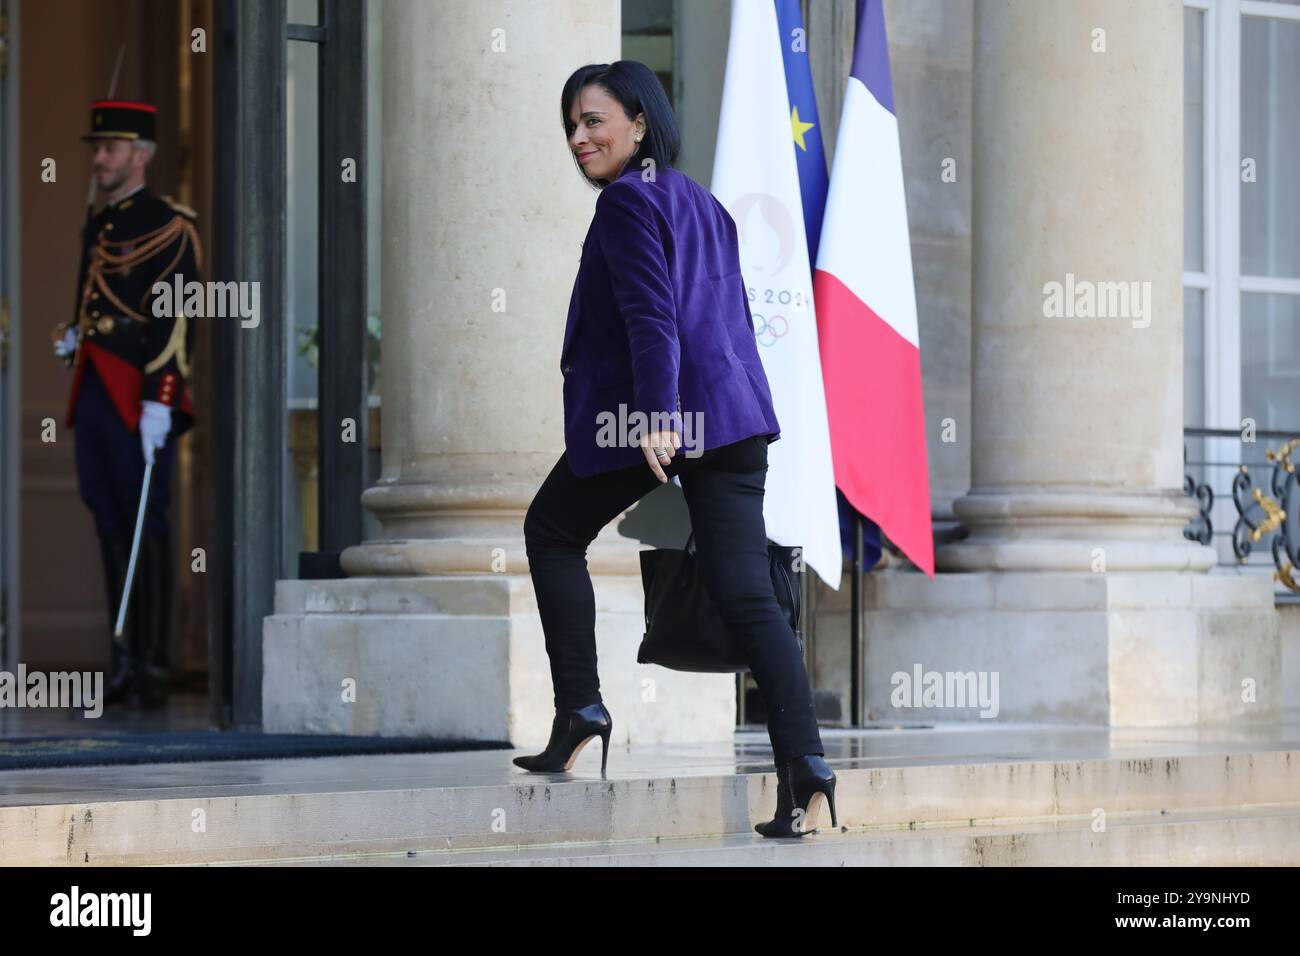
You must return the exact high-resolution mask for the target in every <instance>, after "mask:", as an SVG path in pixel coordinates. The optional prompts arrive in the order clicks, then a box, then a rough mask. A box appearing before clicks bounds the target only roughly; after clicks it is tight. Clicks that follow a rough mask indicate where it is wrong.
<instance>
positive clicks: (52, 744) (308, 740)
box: [0, 730, 513, 770]
mask: <svg viewBox="0 0 1300 956" xmlns="http://www.w3.org/2000/svg"><path fill="white" fill-rule="evenodd" d="M510 749H513V748H512V747H511V745H510V744H509V743H507V742H505V741H499V740H451V739H447V738H443V737H348V736H340V735H333V736H321V735H317V734H261V733H256V732H249V731H233V730H231V731H220V730H210V731H174V732H170V733H168V732H163V733H134V734H133V733H112V734H96V735H94V736H87V737H6V738H0V770H28V769H32V768H35V767H93V766H97V765H99V764H130V763H184V762H190V761H195V760H273V759H276V758H280V757H336V756H351V755H354V754H401V753H452V752H454V751H460V750H510Z"/></svg>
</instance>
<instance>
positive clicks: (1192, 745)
mask: <svg viewBox="0 0 1300 956" xmlns="http://www.w3.org/2000/svg"><path fill="white" fill-rule="evenodd" d="M822 742H823V744H824V746H825V749H826V758H827V760H828V762H829V763H830V764H831V766H832V767H834V768H835V769H836V770H840V769H844V768H871V767H897V766H906V765H917V764H920V765H925V764H962V763H983V762H993V761H998V762H1001V761H1008V760H1010V761H1028V760H1047V759H1095V758H1105V757H1124V758H1131V759H1142V758H1147V757H1152V758H1155V757H1175V756H1188V755H1195V754H1207V753H1238V752H1244V751H1260V750H1265V751H1273V750H1300V721H1297V720H1288V721H1287V722H1286V723H1284V724H1283V725H1281V726H1280V727H1279V726H1274V727H1272V728H1261V729H1259V730H1256V731H1247V730H1238V729H1223V730H1215V729H1207V728H1199V729H1192V730H1186V729H1179V728H1166V729H1159V728H1157V729H1144V730H1112V729H1108V728H1105V727H1064V726H1051V727H1047V726H1042V725H1011V724H999V725H995V726H989V725H987V724H972V723H951V724H943V723H935V724H927V725H925V726H924V728H909V727H908V726H907V725H900V724H892V723H891V724H881V725H878V726H869V727H865V728H855V729H831V728H824V729H823V730H822ZM520 752H526V751H517V750H514V751H511V750H495V751H470V752H460V753H440V754H371V755H359V756H343V757H338V756H333V757H309V758H292V759H281V760H227V761H213V762H203V763H173V764H134V765H116V766H112V765H110V766H101V767H53V768H43V769H32V770H11V771H4V772H0V806H31V805H45V804H60V803H86V802H100V801H109V800H146V799H158V798H181V797H190V796H196V795H206V796H238V795H253V794H261V795H269V794H277V793H321V792H338V791H370V790H395V789H410V788H437V787H484V786H499V785H503V784H504V785H509V784H515V783H518V784H525V783H529V784H531V783H536V782H538V781H539V780H541V779H548V780H555V781H580V780H588V779H599V778H600V744H599V741H593V742H592V744H591V745H589V746H588V747H587V748H586V749H585V750H584V751H583V752H582V754H581V755H580V756H579V759H578V762H577V763H576V764H575V765H574V768H573V770H572V771H570V772H569V773H567V774H564V773H561V774H529V773H527V772H526V771H523V770H521V769H520V768H518V767H515V766H514V765H513V764H512V763H511V762H510V758H511V757H512V756H515V755H517V754H518V753H520ZM771 769H772V751H771V748H770V746H769V745H768V740H767V735H766V733H765V732H764V731H762V730H760V729H754V730H744V731H738V732H737V734H736V736H735V739H734V741H729V742H719V743H716V744H693V745H660V746H638V747H631V748H620V747H613V748H611V751H610V757H609V769H608V778H609V779H623V780H634V779H645V778H666V777H683V776H712V775H723V774H744V773H762V772H770V771H771Z"/></svg>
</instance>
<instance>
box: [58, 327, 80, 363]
mask: <svg viewBox="0 0 1300 956" xmlns="http://www.w3.org/2000/svg"><path fill="white" fill-rule="evenodd" d="M75 351H77V330H76V329H73V328H70V329H68V330H67V331H66V332H64V333H63V338H61V339H59V341H57V342H55V343H54V354H55V355H57V356H58V357H59V358H67V357H68V356H69V355H71V354H72V353H73V352H75Z"/></svg>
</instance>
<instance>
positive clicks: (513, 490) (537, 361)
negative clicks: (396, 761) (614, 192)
mask: <svg viewBox="0 0 1300 956" xmlns="http://www.w3.org/2000/svg"><path fill="white" fill-rule="evenodd" d="M581 11H585V12H586V13H588V14H592V15H591V16H579V15H577V14H578V13H579V12H581ZM618 31H619V19H618V11H617V4H616V3H614V2H612V0H611V2H589V3H580V4H577V5H576V6H575V5H551V4H545V3H540V4H539V3H523V2H509V0H491V2H480V3H462V2H449V0H436V2H430V0H396V2H385V4H384V24H383V43H384V60H383V70H384V73H383V103H384V107H383V112H384V115H383V129H384V142H383V145H382V155H383V182H384V190H383V230H384V240H383V247H382V250H381V262H382V267H381V268H382V282H383V316H384V359H383V361H384V369H383V376H382V383H381V388H382V394H383V434H384V441H383V473H382V476H381V478H380V480H379V482H378V484H376V485H375V486H374V487H372V488H370V489H368V490H367V491H366V493H365V494H364V495H363V497H362V501H363V503H364V505H365V506H366V507H367V508H369V509H370V510H371V511H372V512H374V514H375V515H376V517H377V518H378V519H379V521H380V524H381V526H382V529H383V530H382V534H381V535H380V536H379V538H378V539H377V540H373V541H369V542H367V543H365V544H363V545H361V546H360V547H356V548H350V549H348V550H347V551H345V552H344V554H343V566H344V569H345V570H346V571H347V572H348V573H349V574H353V575H372V574H381V575H388V574H399V575H400V574H408V575H409V574H430V573H441V572H464V571H482V572H488V571H492V570H494V569H499V568H500V567H501V560H502V559H503V558H504V560H505V562H506V564H507V566H513V567H516V568H520V567H522V568H526V567H527V559H526V557H525V555H524V552H523V541H522V538H521V537H520V535H521V527H522V524H523V515H524V512H525V510H526V509H527V507H528V504H529V502H530V501H531V500H532V496H533V494H534V493H535V492H536V490H537V487H538V485H539V484H540V483H541V480H542V479H543V478H544V477H545V476H546V474H547V472H549V471H550V469H551V467H552V465H554V464H555V460H556V459H557V458H558V457H559V455H560V452H562V451H563V450H564V433H563V408H562V405H561V401H560V388H561V382H562V377H561V375H560V371H559V349H560V342H561V339H562V338H563V332H564V318H565V310H566V308H567V306H568V301H569V293H570V290H571V288H572V285H573V278H574V275H575V273H576V271H577V267H578V256H579V251H580V246H581V243H582V238H583V236H584V235H585V233H586V229H587V224H588V223H589V222H590V219H591V212H592V207H593V203H594V195H595V194H594V192H593V191H592V190H591V189H590V188H589V187H588V186H586V184H584V183H583V182H581V180H580V178H579V175H578V173H577V172H576V170H575V169H574V168H573V161H572V159H571V158H570V157H569V153H568V149H567V146H566V144H565V137H564V131H563V129H562V127H561V125H560V107H559V100H560V90H561V86H562V84H563V83H564V80H565V78H566V77H567V76H568V74H569V73H570V72H571V71H572V70H573V69H575V68H576V67H577V66H579V65H581V64H583V63H589V62H602V61H609V60H610V59H615V58H617V55H618V45H619V32H618ZM495 548H503V549H504V552H501V551H494V549H495ZM494 557H495V558H496V565H495V568H494V565H493V559H494Z"/></svg>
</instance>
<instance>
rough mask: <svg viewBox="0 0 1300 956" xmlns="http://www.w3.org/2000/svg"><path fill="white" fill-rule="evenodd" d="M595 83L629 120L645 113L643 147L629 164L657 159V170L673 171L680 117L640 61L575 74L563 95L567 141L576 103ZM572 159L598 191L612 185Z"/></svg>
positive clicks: (599, 66) (596, 66)
mask: <svg viewBox="0 0 1300 956" xmlns="http://www.w3.org/2000/svg"><path fill="white" fill-rule="evenodd" d="M592 83H597V84H599V85H600V86H603V87H604V88H605V89H606V90H607V91H608V92H609V94H610V96H612V97H614V99H616V100H618V102H619V103H620V104H621V105H622V107H623V112H624V114H626V116H627V118H628V119H629V120H634V119H636V115H637V114H638V113H644V114H645V129H646V131H645V135H644V136H643V137H641V144H640V146H638V147H637V151H636V152H635V153H633V154H632V158H631V159H629V160H628V162H629V163H635V164H636V165H637V166H640V165H641V164H642V162H644V161H645V160H646V159H647V158H648V159H653V160H654V163H655V165H654V168H655V169H656V170H659V169H672V168H673V167H674V166H675V165H676V163H677V154H678V152H679V150H680V149H681V145H682V136H681V132H680V130H679V128H678V126H677V116H676V114H674V113H673V108H672V105H671V104H670V103H669V102H668V96H667V94H666V93H665V92H664V85H663V84H662V83H661V82H659V77H657V76H655V73H654V70H652V69H650V67H648V66H646V65H645V64H644V63H641V62H639V61H637V60H617V61H615V62H614V63H588V64H587V65H586V66H582V67H579V68H578V69H576V70H574V71H573V74H572V75H571V76H570V77H569V79H568V80H567V81H566V82H565V84H564V91H563V92H562V93H561V94H560V122H561V123H562V124H563V126H564V136H565V139H566V140H567V139H568V137H569V135H570V134H571V133H572V132H573V127H572V125H571V123H570V120H569V111H570V110H571V109H572V108H573V101H574V100H575V99H577V97H578V93H579V92H580V91H581V90H582V89H584V88H585V87H587V86H588V85H590V84H592ZM570 153H572V150H570ZM572 158H573V165H574V166H575V167H577V169H578V172H580V173H581V174H582V177H583V179H585V180H587V182H589V183H591V184H592V185H593V186H595V187H596V188H597V189H603V188H604V187H606V186H608V185H609V180H605V179H595V178H593V177H591V176H588V175H587V171H586V170H585V169H583V168H582V164H581V163H580V162H578V157H577V156H573V157H572ZM624 168H626V167H624Z"/></svg>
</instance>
